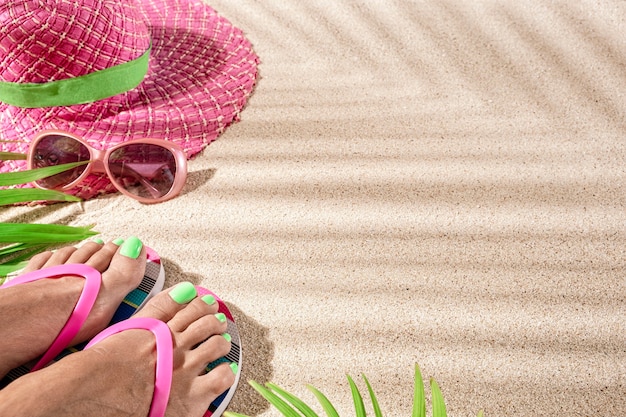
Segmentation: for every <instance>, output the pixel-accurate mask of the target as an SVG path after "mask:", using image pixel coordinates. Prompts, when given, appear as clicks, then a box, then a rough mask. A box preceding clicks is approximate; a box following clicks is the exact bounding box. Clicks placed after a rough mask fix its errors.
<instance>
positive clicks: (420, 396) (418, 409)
mask: <svg viewBox="0 0 626 417" xmlns="http://www.w3.org/2000/svg"><path fill="white" fill-rule="evenodd" d="M414 380H415V386H414V387H413V414H411V415H412V417H426V395H425V393H424V380H423V379H422V373H421V372H420V367H419V365H417V364H415V377H414Z"/></svg>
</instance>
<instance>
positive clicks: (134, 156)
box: [28, 130, 187, 203]
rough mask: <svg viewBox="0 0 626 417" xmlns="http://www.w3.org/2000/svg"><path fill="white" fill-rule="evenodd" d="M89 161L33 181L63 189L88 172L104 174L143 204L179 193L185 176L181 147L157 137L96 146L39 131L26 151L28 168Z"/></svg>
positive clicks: (57, 133)
mask: <svg viewBox="0 0 626 417" xmlns="http://www.w3.org/2000/svg"><path fill="white" fill-rule="evenodd" d="M80 161H89V163H88V164H86V165H81V166H78V167H76V168H73V169H70V170H68V171H65V172H62V173H60V174H56V175H53V176H51V177H47V178H44V179H41V180H38V181H35V183H34V184H35V185H36V186H37V187H39V188H44V189H56V190H68V189H70V188H72V187H74V186H76V185H77V184H78V183H80V182H81V181H83V180H84V179H85V177H87V175H89V174H90V173H102V172H104V173H106V174H107V175H108V176H109V178H110V180H111V182H112V183H113V185H114V186H115V188H117V189H118V190H119V191H120V192H121V193H123V194H126V195H127V196H129V197H132V198H134V199H136V200H139V201H140V202H142V203H160V202H162V201H166V200H169V199H170V198H173V197H175V196H176V195H178V194H179V193H180V191H181V190H182V188H183V185H184V184H185V179H186V178H187V157H186V155H185V152H184V151H183V150H182V148H181V147H180V146H178V145H176V144H175V143H172V142H169V141H166V140H162V139H136V140H132V141H129V142H124V143H120V144H118V145H115V146H113V147H112V148H110V149H107V150H102V151H101V150H97V149H94V148H93V147H91V146H89V145H88V144H87V142H85V141H84V140H83V139H82V138H80V137H78V136H75V135H72V134H71V133H67V132H62V131H58V130H46V131H43V132H41V133H39V134H38V135H37V136H36V137H35V138H34V139H33V141H32V143H31V145H30V149H29V150H28V168H29V169H31V168H43V167H48V166H53V165H60V164H66V163H70V162H80Z"/></svg>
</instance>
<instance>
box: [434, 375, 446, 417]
mask: <svg viewBox="0 0 626 417" xmlns="http://www.w3.org/2000/svg"><path fill="white" fill-rule="evenodd" d="M430 390H431V392H432V401H433V417H446V415H447V414H446V403H445V402H444V400H443V394H441V390H440V389H439V385H437V381H435V380H434V379H432V378H431V379H430Z"/></svg>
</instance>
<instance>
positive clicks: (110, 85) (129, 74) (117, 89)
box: [0, 46, 152, 108]
mask: <svg viewBox="0 0 626 417" xmlns="http://www.w3.org/2000/svg"><path fill="white" fill-rule="evenodd" d="M151 49H152V46H150V48H148V50H147V51H146V52H144V53H143V54H142V55H141V56H140V57H139V58H136V59H134V60H132V61H128V62H125V63H123V64H119V65H116V66H114V67H110V68H106V69H103V70H100V71H95V72H92V73H89V74H86V75H82V76H80V77H74V78H66V79H64V80H58V81H50V82H47V83H12V82H0V101H1V102H3V103H5V104H9V105H11V106H16V107H25V108H37V107H56V106H71V105H73V104H84V103H91V102H94V101H97V100H102V99H104V98H108V97H112V96H114V95H117V94H120V93H124V92H126V91H128V90H130V89H133V88H135V87H137V86H138V85H139V84H140V83H141V81H142V80H143V79H144V77H145V76H146V73H147V72H148V61H149V59H150V50H151Z"/></svg>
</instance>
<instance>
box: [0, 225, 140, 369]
mask: <svg viewBox="0 0 626 417" xmlns="http://www.w3.org/2000/svg"><path fill="white" fill-rule="evenodd" d="M117 243H120V242H119V241H118V242H117ZM69 263H81V264H86V265H89V266H91V267H93V268H95V269H97V270H98V271H100V273H101V274H102V286H101V288H100V292H99V294H98V297H97V299H96V302H95V305H94V307H93V309H92V311H91V313H90V314H89V316H88V318H87V320H86V322H85V323H84V325H83V326H82V328H81V330H80V332H79V333H78V334H77V335H76V337H75V338H74V340H73V341H72V343H71V345H74V344H77V343H80V342H83V341H86V340H89V339H91V338H92V337H93V336H95V335H96V334H97V333H99V332H100V331H101V330H102V329H104V328H105V327H106V326H107V324H108V323H109V322H110V320H111V318H112V317H113V314H114V313H115V310H116V309H117V308H118V307H119V305H120V303H121V302H122V300H123V299H124V297H125V296H126V295H127V294H128V293H129V292H130V291H132V290H133V289H134V288H136V287H137V286H138V285H139V283H140V282H141V279H142V278H143V274H144V271H145V268H146V250H145V248H143V245H142V244H141V241H139V239H137V238H136V237H131V238H128V239H127V240H126V241H125V242H124V243H122V244H121V246H118V245H117V244H115V243H113V242H109V243H107V244H101V243H97V242H88V243H85V244H84V245H82V246H81V247H80V248H75V247H73V246H68V247H64V248H62V249H59V250H57V251H55V252H44V253H40V254H38V255H36V256H34V257H33V258H32V259H31V260H30V262H29V263H28V265H27V266H26V268H25V270H24V272H25V273H26V272H31V271H34V270H38V269H44V268H48V267H51V266H56V265H61V264H69ZM84 282H85V280H84V279H83V278H80V277H74V276H68V277H62V278H58V279H41V280H39V281H34V282H30V283H25V284H20V285H16V286H12V287H8V288H2V287H0V307H1V309H2V320H0V335H2V337H0V377H2V376H4V375H5V374H6V373H7V372H8V371H10V370H11V369H13V368H15V367H17V366H20V365H23V364H25V363H27V362H29V361H31V360H33V359H36V358H38V357H39V356H41V355H42V354H43V353H44V352H45V351H46V350H47V349H48V347H49V346H50V344H51V343H52V342H53V341H54V339H55V338H56V336H57V335H58V334H59V331H60V330H61V329H62V328H63V326H64V325H65V322H66V321H67V319H68V317H69V316H70V314H71V312H72V310H73V308H74V305H75V304H76V301H77V300H78V298H79V296H80V293H81V291H82V288H83V285H84Z"/></svg>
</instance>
